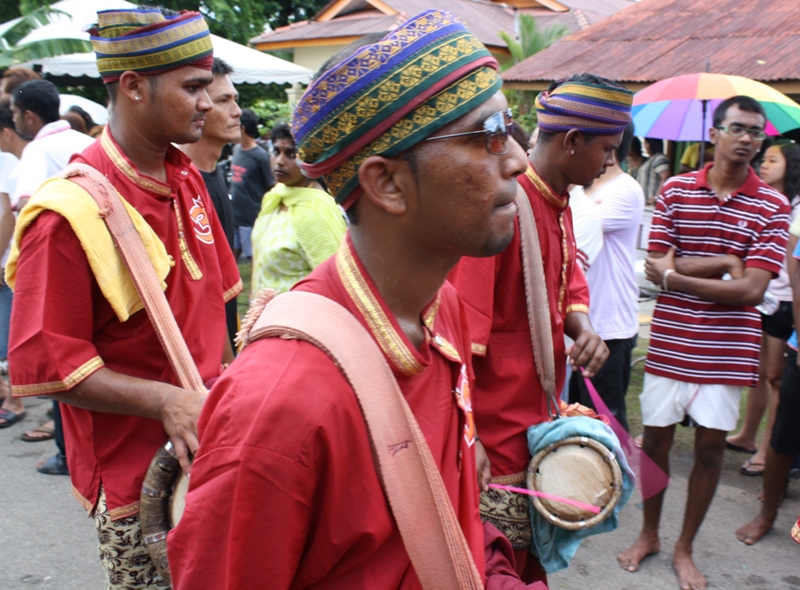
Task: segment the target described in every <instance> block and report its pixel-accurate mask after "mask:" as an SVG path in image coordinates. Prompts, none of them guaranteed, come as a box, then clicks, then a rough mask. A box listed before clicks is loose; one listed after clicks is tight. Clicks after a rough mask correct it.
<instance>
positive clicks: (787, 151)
mask: <svg viewBox="0 0 800 590" xmlns="http://www.w3.org/2000/svg"><path fill="white" fill-rule="evenodd" d="M770 147H777V148H780V150H781V153H782V154H783V157H784V159H785V160H786V171H785V172H784V174H783V194H784V195H786V198H787V199H789V201H792V200H793V199H794V198H795V197H797V196H800V145H797V144H796V143H795V142H794V141H792V140H791V139H779V140H777V141H776V142H775V143H773V144H772V146H770Z"/></svg>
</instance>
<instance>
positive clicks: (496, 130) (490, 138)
mask: <svg viewBox="0 0 800 590" xmlns="http://www.w3.org/2000/svg"><path fill="white" fill-rule="evenodd" d="M513 124H514V119H513V117H512V116H511V109H506V110H504V111H498V112H496V113H495V114H493V115H491V116H490V117H489V118H488V119H486V120H485V121H484V122H483V129H482V130H481V131H467V132H465V133H452V134H450V135H438V136H436V137H428V138H426V139H425V140H424V141H434V140H437V139H450V138H451V137H464V136H466V135H478V134H480V133H482V134H483V135H484V138H485V142H486V151H487V152H489V153H490V154H495V155H498V156H500V155H503V154H505V153H506V152H507V151H508V137H509V135H511V129H512V125H513Z"/></svg>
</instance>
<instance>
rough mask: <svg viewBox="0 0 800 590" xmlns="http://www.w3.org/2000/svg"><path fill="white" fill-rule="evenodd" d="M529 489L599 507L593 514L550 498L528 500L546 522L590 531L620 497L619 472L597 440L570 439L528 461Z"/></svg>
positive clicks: (583, 437) (606, 449) (614, 459)
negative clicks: (598, 510) (597, 511)
mask: <svg viewBox="0 0 800 590" xmlns="http://www.w3.org/2000/svg"><path fill="white" fill-rule="evenodd" d="M527 484H528V489H531V490H534V491H538V492H543V493H546V494H550V495H553V496H559V497H561V498H567V499H570V500H575V501H577V502H581V503H583V504H591V505H593V506H597V507H598V508H600V512H599V513H597V514H595V513H593V512H592V511H590V510H587V509H585V508H582V507H580V506H573V505H570V504H566V503H564V502H559V501H557V500H554V499H550V498H542V497H538V496H534V497H532V498H531V501H532V503H533V505H534V507H535V508H536V510H537V511H538V512H539V513H540V514H541V515H542V516H544V517H545V518H546V519H547V520H548V522H551V523H552V524H554V525H556V526H558V527H561V528H564V529H567V530H572V531H575V530H579V529H584V528H589V527H592V526H595V525H596V524H599V523H600V522H602V521H603V520H605V519H606V518H607V517H608V516H609V515H610V514H611V513H612V512H613V510H614V507H615V506H616V505H617V503H618V502H619V499H620V497H621V496H622V470H621V469H620V466H619V463H618V462H617V459H616V457H615V456H614V453H612V452H611V451H610V450H609V449H608V448H607V447H605V446H604V445H602V444H601V443H599V442H598V441H596V440H594V439H591V438H588V437H585V436H572V437H569V438H566V439H564V440H561V441H559V442H557V443H554V444H552V445H550V446H548V447H546V448H544V449H542V450H541V451H539V452H538V453H536V455H535V456H534V457H533V459H531V462H530V465H529V466H528V474H527Z"/></svg>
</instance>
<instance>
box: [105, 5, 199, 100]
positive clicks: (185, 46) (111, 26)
mask: <svg viewBox="0 0 800 590" xmlns="http://www.w3.org/2000/svg"><path fill="white" fill-rule="evenodd" d="M89 33H90V35H91V41H92V47H94V51H95V54H96V55H97V69H98V70H100V76H101V77H102V78H103V82H105V83H106V84H110V83H112V82H117V81H118V80H119V77H120V76H121V75H122V73H123V72H125V71H128V70H131V71H134V72H139V73H140V74H144V75H157V74H163V73H165V72H169V71H171V70H176V69H178V68H182V67H184V66H188V65H191V66H192V67H195V68H201V69H204V70H210V69H211V65H212V63H213V60H214V55H213V50H214V48H213V46H212V45H211V36H210V34H209V32H208V25H207V24H206V21H205V20H204V19H203V16H202V15H201V14H200V13H199V12H188V11H183V12H182V13H181V14H179V15H176V16H164V14H163V13H162V12H161V10H160V9H158V8H138V9H130V10H103V11H101V12H98V13H97V25H95V26H94V27H93V28H91V29H90V30H89Z"/></svg>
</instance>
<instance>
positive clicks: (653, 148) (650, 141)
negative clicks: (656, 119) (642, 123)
mask: <svg viewBox="0 0 800 590" xmlns="http://www.w3.org/2000/svg"><path fill="white" fill-rule="evenodd" d="M644 141H645V143H646V144H647V145H648V148H647V153H648V154H650V155H651V156H652V155H654V154H663V153H664V140H663V139H658V138H655V137H645V138H644Z"/></svg>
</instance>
